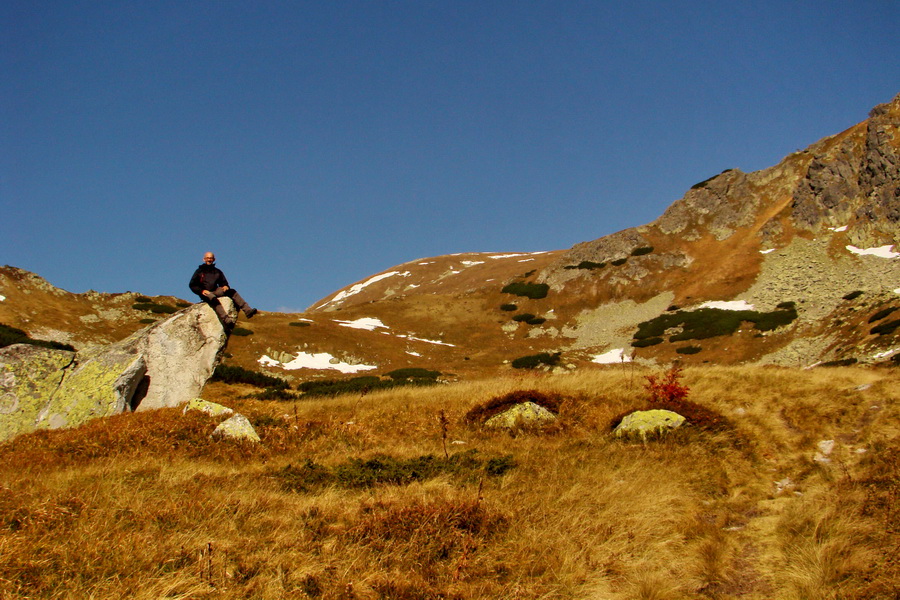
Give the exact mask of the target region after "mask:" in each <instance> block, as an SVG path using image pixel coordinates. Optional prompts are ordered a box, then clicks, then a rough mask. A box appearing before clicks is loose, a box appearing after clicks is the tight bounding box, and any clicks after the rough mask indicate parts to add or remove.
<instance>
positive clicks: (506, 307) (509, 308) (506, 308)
mask: <svg viewBox="0 0 900 600" xmlns="http://www.w3.org/2000/svg"><path fill="white" fill-rule="evenodd" d="M518 309H519V307H518V306H516V305H515V304H501V305H500V310H503V311H506V312H512V311H514V310H518Z"/></svg>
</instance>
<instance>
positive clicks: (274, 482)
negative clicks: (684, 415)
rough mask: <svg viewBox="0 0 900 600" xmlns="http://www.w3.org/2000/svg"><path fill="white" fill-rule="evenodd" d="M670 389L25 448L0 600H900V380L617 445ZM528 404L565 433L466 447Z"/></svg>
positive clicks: (798, 385) (552, 381)
mask: <svg viewBox="0 0 900 600" xmlns="http://www.w3.org/2000/svg"><path fill="white" fill-rule="evenodd" d="M654 373H659V371H651V370H646V369H642V368H641V367H635V366H631V365H616V366H610V367H606V368H598V369H596V370H592V371H582V372H577V373H572V374H568V375H538V374H534V373H530V372H529V373H515V374H510V375H509V376H508V377H503V378H495V379H490V380H484V381H473V382H461V383H454V384H448V385H438V386H434V387H425V388H422V387H409V388H396V389H392V390H385V391H375V392H370V393H368V394H365V395H361V394H358V393H357V394H347V395H343V396H337V397H334V398H316V399H314V400H312V399H311V400H297V401H289V402H263V401H257V400H247V399H241V398H240V397H241V396H243V395H245V394H247V393H248V392H252V391H254V389H253V388H250V387H249V386H243V385H236V384H223V383H213V384H210V385H208V386H207V388H206V390H205V392H204V397H205V398H207V399H209V400H212V401H216V402H220V403H223V404H225V405H227V406H230V407H232V408H234V409H235V410H237V411H238V412H241V413H243V414H244V415H246V416H248V417H249V418H250V420H251V422H253V423H254V424H255V425H256V428H257V431H258V433H259V434H260V436H261V437H262V440H263V441H262V443H261V444H259V445H252V444H249V443H236V442H229V441H213V440H211V439H210V438H209V435H210V433H211V431H212V429H213V428H214V427H215V425H216V421H215V420H213V419H212V418H211V417H208V416H206V415H202V414H199V413H188V414H187V415H183V414H182V413H181V411H180V410H178V409H164V410H159V411H150V412H141V413H136V414H131V415H119V416H116V417H111V418H106V419H101V420H97V421H94V422H92V423H90V424H88V425H86V426H84V427H81V428H79V429H74V430H66V431H53V432H40V433H36V434H30V435H24V436H20V437H19V438H16V439H14V440H12V441H10V442H8V443H6V444H3V445H0V598H2V599H4V600H5V599H13V598H16V599H20V598H23V599H27V598H54V599H56V598H58V599H79V600H83V599H89V598H94V599H106V598H134V599H138V600H149V599H154V600H155V599H161V598H172V599H188V598H198V599H200V598H203V599H206V598H209V599H214V598H222V599H231V598H235V599H237V598H242V599H243V598H259V599H280V598H321V599H323V600H325V599H327V600H331V599H352V598H358V599H377V598H385V599H409V600H426V599H439V598H441V599H475V598H491V599H510V600H511V599H531V598H534V599H551V598H552V599H556V598H578V599H582V598H583V599H597V600H618V599H642V600H675V599H682V598H691V599H693V598H698V599H701V598H722V599H725V598H746V599H797V600H800V599H828V598H835V599H860V600H862V599H889V598H900V593H898V590H900V556H898V549H900V518H898V517H900V514H898V513H900V479H898V467H900V418H898V411H900V371H898V370H897V369H894V370H872V369H863V368H830V369H815V370H808V371H802V370H791V369H780V368H752V367H706V368H692V369H688V370H686V371H685V372H684V378H683V379H682V383H684V384H685V385H687V386H688V388H689V392H688V396H687V400H688V401H689V402H690V404H689V405H686V406H685V408H686V410H688V412H691V414H692V415H695V416H694V419H693V424H692V425H691V426H689V427H686V428H683V429H682V430H679V431H678V432H676V433H675V434H672V435H670V436H668V437H666V438H664V439H662V440H651V441H647V442H646V443H642V442H640V441H636V440H631V441H622V440H618V439H616V438H615V437H613V436H612V435H611V434H610V426H611V424H612V423H614V422H616V421H617V419H619V418H620V417H621V416H622V415H623V414H625V413H627V412H628V411H631V410H633V409H637V408H646V407H647V406H648V404H649V400H648V397H649V395H648V391H647V389H646V388H645V383H646V379H645V376H646V375H648V374H654ZM521 390H538V391H540V392H543V393H546V394H548V395H553V396H554V397H557V398H559V399H560V405H559V411H560V418H559V420H558V421H557V422H556V423H555V424H554V425H552V426H549V427H546V428H544V429H540V430H516V431H512V432H498V431H490V430H485V429H483V428H481V427H478V426H476V425H470V424H467V423H466V421H465V419H464V417H465V415H466V414H467V413H468V412H469V411H470V410H471V409H473V408H475V407H477V406H479V405H482V404H484V403H487V402H489V401H490V400H492V399H494V398H497V397H498V396H502V395H504V394H507V393H510V392H514V391H521ZM831 442H833V444H831ZM817 453H818V456H817ZM817 459H818V460H817Z"/></svg>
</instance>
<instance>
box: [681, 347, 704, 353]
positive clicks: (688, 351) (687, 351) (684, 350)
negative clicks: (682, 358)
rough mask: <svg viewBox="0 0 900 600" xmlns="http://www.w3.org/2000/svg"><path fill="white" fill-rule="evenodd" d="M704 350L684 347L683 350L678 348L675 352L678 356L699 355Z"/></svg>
mask: <svg viewBox="0 0 900 600" xmlns="http://www.w3.org/2000/svg"><path fill="white" fill-rule="evenodd" d="M702 350H703V348H701V347H700V346H684V347H682V348H676V349H675V352H677V353H678V354H697V353H699V352H701V351H702Z"/></svg>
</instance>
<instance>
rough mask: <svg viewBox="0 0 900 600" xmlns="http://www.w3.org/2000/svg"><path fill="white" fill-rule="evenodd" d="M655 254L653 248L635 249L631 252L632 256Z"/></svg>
mask: <svg viewBox="0 0 900 600" xmlns="http://www.w3.org/2000/svg"><path fill="white" fill-rule="evenodd" d="M651 252H653V246H641V247H640V248H635V249H634V250H632V251H631V255H632V256H643V255H645V254H650V253H651Z"/></svg>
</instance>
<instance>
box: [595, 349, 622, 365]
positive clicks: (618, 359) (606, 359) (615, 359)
mask: <svg viewBox="0 0 900 600" xmlns="http://www.w3.org/2000/svg"><path fill="white" fill-rule="evenodd" d="M591 362H595V363H597V364H601V365H612V364H616V363H622V362H631V357H630V356H626V355H625V350H624V349H623V348H616V349H614V350H610V351H609V352H606V353H604V354H598V355H597V356H595V357H594V358H592V359H591Z"/></svg>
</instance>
